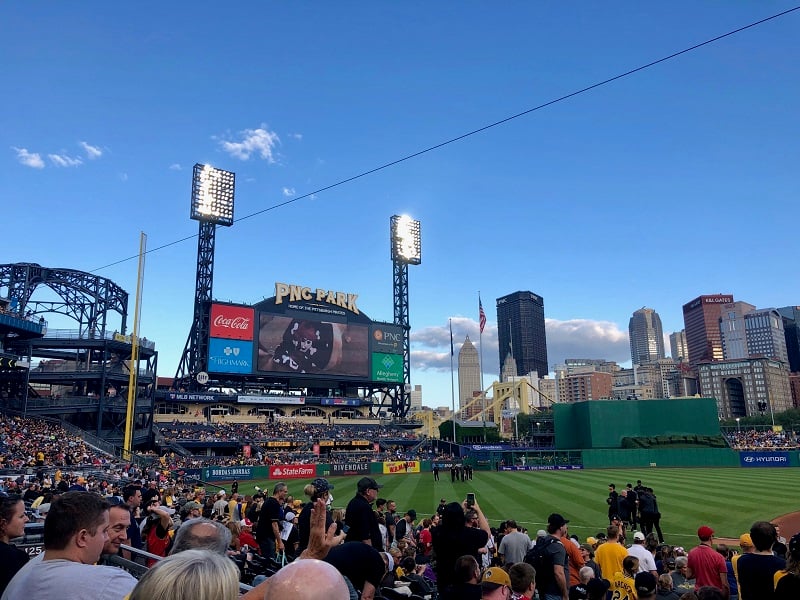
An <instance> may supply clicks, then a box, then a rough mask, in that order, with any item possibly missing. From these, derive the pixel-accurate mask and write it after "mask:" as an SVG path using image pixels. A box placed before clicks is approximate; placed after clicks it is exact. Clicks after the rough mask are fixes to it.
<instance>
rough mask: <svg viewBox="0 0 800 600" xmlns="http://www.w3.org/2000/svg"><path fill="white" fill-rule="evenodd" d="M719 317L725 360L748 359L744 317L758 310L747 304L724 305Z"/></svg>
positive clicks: (739, 302) (733, 303) (732, 303)
mask: <svg viewBox="0 0 800 600" xmlns="http://www.w3.org/2000/svg"><path fill="white" fill-rule="evenodd" d="M720 308H721V310H720V316H719V333H720V335H721V336H722V356H723V358H724V359H725V360H729V359H734V358H747V357H748V356H749V354H748V352H747V335H746V332H745V328H744V316H745V315H746V314H747V313H750V312H752V311H754V310H755V309H756V307H755V306H753V305H752V304H749V303H747V302H742V301H741V300H740V301H738V302H731V303H730V304H723V305H722V306H721V307H720Z"/></svg>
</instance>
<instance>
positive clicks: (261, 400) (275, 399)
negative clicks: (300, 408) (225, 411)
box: [236, 394, 306, 404]
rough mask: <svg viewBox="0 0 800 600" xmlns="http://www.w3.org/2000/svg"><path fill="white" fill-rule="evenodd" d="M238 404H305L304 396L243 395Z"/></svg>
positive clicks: (238, 399) (238, 398)
mask: <svg viewBox="0 0 800 600" xmlns="http://www.w3.org/2000/svg"><path fill="white" fill-rule="evenodd" d="M236 402H238V403H240V404H242V403H244V404H305V403H306V399H305V398H304V397H303V396H280V395H275V396H253V395H250V394H241V395H239V396H237V397H236Z"/></svg>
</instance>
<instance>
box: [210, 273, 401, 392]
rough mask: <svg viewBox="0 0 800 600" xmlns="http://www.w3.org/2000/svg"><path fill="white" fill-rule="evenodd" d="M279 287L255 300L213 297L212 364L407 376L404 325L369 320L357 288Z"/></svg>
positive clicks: (305, 373)
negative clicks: (239, 301) (222, 300)
mask: <svg viewBox="0 0 800 600" xmlns="http://www.w3.org/2000/svg"><path fill="white" fill-rule="evenodd" d="M275 290H276V294H275V296H274V297H272V298H268V299H267V300H264V301H263V302H259V303H258V304H256V305H255V306H242V305H233V304H221V303H214V304H212V306H211V328H210V329H211V338H210V340H209V356H208V370H209V372H211V373H236V374H243V375H248V374H251V375H266V374H268V373H274V374H275V375H276V376H277V377H281V376H283V375H284V374H285V375H286V376H290V377H292V378H293V379H296V378H304V377H308V378H310V379H314V378H318V379H322V378H324V379H331V378H343V379H353V380H363V381H375V382H387V383H402V382H403V331H402V329H401V328H400V327H397V326H395V325H393V324H389V323H381V322H374V321H372V320H370V319H369V317H367V316H366V315H365V314H364V313H362V312H361V311H360V310H359V308H358V305H357V298H358V296H357V295H355V294H346V293H342V292H335V291H330V290H324V289H315V290H314V289H312V288H308V287H301V286H297V285H289V284H283V283H276V284H275Z"/></svg>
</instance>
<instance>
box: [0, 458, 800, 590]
mask: <svg viewBox="0 0 800 600" xmlns="http://www.w3.org/2000/svg"><path fill="white" fill-rule="evenodd" d="M133 475H136V476H139V477H140V478H138V479H134V478H133ZM128 476H129V479H128V481H126V482H121V483H119V484H109V483H108V482H106V481H103V480H101V479H91V478H90V479H89V480H85V479H84V480H75V481H73V485H74V486H79V487H74V488H71V489H72V491H71V492H63V493H62V492H60V491H59V490H52V491H51V492H45V491H43V490H42V488H41V485H40V484H39V482H38V481H31V482H28V483H24V484H23V485H22V486H21V487H20V488H19V489H18V490H17V492H18V493H19V494H20V495H19V496H16V495H15V496H12V497H10V498H8V497H5V498H6V499H5V500H3V501H2V502H0V544H5V546H8V550H6V549H5V546H0V549H3V552H5V554H4V556H12V550H13V546H11V545H10V544H11V543H12V542H13V541H14V540H13V538H14V537H16V536H18V535H19V534H20V532H21V530H22V528H21V525H24V523H25V522H26V521H27V519H28V517H27V516H26V512H25V511H24V508H25V507H24V506H23V502H24V503H25V504H26V505H32V506H33V509H34V512H33V515H32V516H33V517H35V518H38V519H40V520H41V519H43V520H44V523H45V528H47V526H48V523H51V521H48V520H54V519H63V523H62V525H61V526H59V527H58V528H56V527H55V525H53V527H52V528H51V535H50V538H49V539H50V540H51V541H52V540H53V539H54V535H55V534H56V533H58V535H59V536H60V538H59V543H62V542H63V543H65V544H66V546H64V547H62V546H61V545H59V546H56V545H52V546H48V543H49V542H48V541H47V540H48V537H47V536H45V540H46V541H45V554H46V556H47V558H48V559H49V558H57V559H61V561H62V562H58V563H56V562H52V561H51V562H50V563H49V564H46V565H45V566H42V565H41V562H42V561H30V562H29V561H27V557H26V556H24V553H19V552H16V553H13V558H14V560H13V561H6V562H4V563H3V564H2V565H0V571H1V572H2V573H1V574H2V578H0V588H2V587H3V586H8V587H7V588H6V589H7V590H8V592H7V593H6V595H4V596H3V600H9V599H13V598H16V597H38V596H37V594H29V593H27V592H38V591H39V589H40V588H41V587H42V586H43V585H46V584H47V585H52V584H53V581H52V580H50V579H48V580H47V582H46V583H43V578H49V577H55V578H58V577H59V575H57V574H56V573H55V572H51V571H50V568H51V567H52V568H55V567H56V565H57V564H58V565H59V566H58V568H59V569H68V568H70V567H69V565H68V564H67V563H69V562H74V563H76V565H78V564H79V565H80V566H75V567H71V569H72V570H73V571H74V575H75V576H78V575H80V577H79V579H80V581H79V580H78V579H75V580H74V581H73V587H72V588H71V589H72V591H75V590H77V589H80V591H81V594H82V595H81V596H80V597H81V598H82V599H83V600H94V599H97V600H122V598H123V597H126V596H129V598H130V600H135V599H145V598H147V599H151V600H152V599H154V598H155V599H161V598H163V599H164V600H166V599H170V600H174V599H178V600H183V599H184V598H185V599H186V600H205V599H206V598H208V599H209V600H211V599H212V598H214V599H219V598H223V599H225V600H235V599H236V598H238V597H239V594H240V592H239V586H238V583H239V582H240V581H245V580H246V582H247V583H250V584H252V586H253V587H252V588H251V589H250V590H249V591H247V592H246V593H245V594H244V596H242V598H244V600H261V599H263V600H277V599H280V598H288V597H290V596H288V595H286V594H287V593H288V591H289V590H291V591H292V592H293V593H292V594H291V597H292V598H293V599H295V600H322V599H323V598H325V599H326V600H327V599H328V598H330V599H332V600H346V599H348V598H359V597H360V598H361V599H362V600H373V599H375V598H388V599H394V598H397V597H398V596H396V595H395V594H393V593H392V592H393V591H394V592H400V593H401V594H403V595H404V596H406V597H408V596H409V595H412V594H413V595H416V596H418V597H426V596H427V597H436V596H437V595H438V598H440V599H441V600H451V599H456V598H458V599H469V598H475V599H478V598H482V599H486V600H495V599H497V600H520V599H525V600H531V599H532V598H534V597H538V598H539V599H540V600H564V599H565V598H567V599H569V600H572V599H577V600H601V599H602V600H605V598H606V594H609V593H610V594H615V595H613V597H615V598H627V599H628V600H633V599H637V600H656V599H662V600H679V599H680V600H727V599H728V598H734V597H735V598H741V599H742V600H761V599H767V598H770V599H774V600H785V599H788V598H792V599H794V598H797V597H798V596H797V593H798V589H800V534H797V535H795V536H794V537H792V538H791V539H790V540H786V539H784V538H782V537H781V536H780V529H779V528H778V527H776V526H775V525H774V524H772V523H769V522H767V521H757V522H755V523H754V524H753V526H752V527H751V528H750V530H749V531H748V532H746V533H743V534H742V535H741V537H740V538H739V540H738V548H737V547H735V546H733V545H731V546H729V545H726V544H724V543H718V541H717V540H716V539H715V537H714V532H713V530H712V529H711V528H710V527H708V526H705V525H702V526H700V527H699V528H698V529H697V539H696V540H695V541H694V542H693V543H692V544H690V545H687V546H686V547H684V546H677V545H670V544H665V543H662V542H659V540H658V538H657V537H656V536H654V535H652V534H649V535H644V534H643V533H642V532H640V531H635V530H631V531H628V532H626V531H625V529H624V528H621V527H620V526H618V525H617V524H614V523H612V524H611V525H609V526H608V527H605V526H603V527H602V528H600V527H598V528H599V529H600V531H598V533H597V534H596V535H594V536H589V537H586V538H584V539H581V538H580V537H579V536H577V535H574V534H571V533H570V531H569V520H568V519H566V518H565V517H564V516H562V515H561V514H560V513H552V514H550V516H549V517H548V520H547V525H546V526H545V528H544V529H542V530H539V531H537V532H536V533H535V534H532V533H529V532H528V530H527V529H525V528H524V527H523V526H522V525H521V524H519V523H517V522H516V521H514V520H512V519H507V520H505V521H502V522H500V523H499V524H497V526H496V527H492V526H491V525H490V523H489V522H488V520H487V518H486V516H485V514H484V513H483V511H482V508H481V506H480V504H479V502H478V501H477V500H476V499H475V498H470V497H469V495H468V497H467V499H465V500H463V501H461V502H448V501H447V500H446V499H444V498H443V499H442V500H441V502H440V503H439V505H438V506H436V507H433V506H427V507H418V508H420V512H419V514H418V512H417V510H415V508H412V507H398V506H397V504H396V503H395V502H394V501H393V500H391V499H383V498H380V497H379V493H380V488H381V487H382V486H381V485H380V484H379V483H378V482H377V481H375V480H374V479H372V478H370V477H364V478H362V479H361V480H359V482H358V484H357V485H356V490H355V496H354V497H353V499H352V500H350V502H349V503H348V504H347V509H346V510H344V511H343V510H341V509H336V510H329V509H326V503H329V502H330V501H332V496H331V489H332V486H331V484H330V483H329V482H328V481H327V480H326V479H323V478H317V479H315V480H313V481H312V482H311V483H310V484H309V485H307V486H306V488H305V489H304V494H305V495H307V496H308V497H309V501H307V502H306V503H304V502H303V501H302V500H300V499H295V498H293V497H292V496H290V495H288V489H287V486H286V485H285V484H283V483H277V484H276V485H275V487H274V489H273V490H270V491H268V492H266V493H264V492H260V491H259V492H258V493H256V494H255V495H252V496H250V495H240V494H239V493H238V486H236V487H231V488H230V493H229V494H228V493H226V492H225V491H222V490H219V491H218V490H206V489H205V488H203V487H195V486H189V487H186V483H185V482H180V481H178V480H164V479H163V478H162V477H161V476H160V475H159V473H158V471H157V470H155V469H153V470H146V471H141V470H139V471H137V470H130V471H129V473H128ZM123 484H124V485H123ZM339 493H341V494H345V496H344V497H345V498H346V497H348V496H349V494H348V493H347V491H346V490H341V491H340V490H338V489H337V494H339ZM31 498H35V499H34V500H33V501H31V500H30V499H31ZM43 500H47V502H46V503H44V504H43V503H42V501H43ZM340 500H341V496H340ZM77 508H80V511H76V510H73V509H77ZM312 509H313V512H312ZM42 513H46V515H43V514H42ZM87 515H89V516H87ZM91 515H95V516H91ZM510 516H511V515H510ZM567 516H569V515H567ZM87 519H88V520H92V519H94V520H95V521H96V522H97V523H98V525H97V526H98V527H104V528H105V530H104V531H103V535H102V536H100V540H102V543H101V542H100V541H95V542H92V543H89V544H87V543H85V534H81V533H79V532H80V531H81V529H80V528H81V527H83V528H86V527H87V524H86V523H87ZM71 520H75V521H76V522H75V523H72V521H71ZM598 525H599V524H598ZM76 528H77V531H78V533H77V534H75V535H78V538H77V539H74V540H73V539H72V537H71V536H72V535H74V534H73V533H71V532H72V531H73V530H74V529H76ZM46 530H47V529H46ZM326 530H327V531H326ZM83 531H85V529H83ZM131 531H136V532H141V534H142V535H141V536H140V537H137V536H133V535H132V534H131ZM170 532H172V533H170ZM91 535H92V536H94V535H95V534H91ZM81 536H84V538H81ZM161 540H163V542H162V541H161ZM343 541H344V542H345V543H343V544H342V542H343ZM121 544H124V546H121ZM690 546H692V547H690ZM128 547H129V548H133V549H144V550H147V551H148V552H149V553H151V554H154V555H155V556H156V557H162V560H161V561H158V560H157V559H151V563H152V564H149V565H147V566H148V567H150V568H149V570H148V569H147V568H144V567H143V568H142V569H141V570H140V571H139V575H141V573H144V574H143V576H140V577H139V581H138V582H137V581H136V578H134V577H131V576H130V575H127V574H125V573H124V572H123V571H122V570H115V569H118V568H119V565H122V566H127V564H128V563H125V562H124V561H119V560H116V559H117V558H119V557H117V556H115V555H118V554H119V555H123V556H124V553H125V552H128V550H127V549H126V548H128ZM101 550H102V554H103V555H104V556H103V557H101ZM130 552H131V553H132V554H131V558H132V559H133V560H134V561H135V560H136V556H137V555H136V552H135V551H133V550H131V551H130ZM283 553H285V554H286V555H287V556H288V558H287V562H288V564H286V565H284V561H283V560H280V561H278V562H275V561H274V560H272V561H271V560H270V559H279V558H280V557H281V555H282V554H283ZM300 553H302V554H300ZM298 554H300V556H299V557H298V559H297V560H293V559H294V557H295V556H297V555H298ZM179 556H180V557H179ZM259 556H260V558H255V557H259ZM177 557H179V558H177ZM226 557H227V558H226ZM434 557H435V560H432V559H433V558H434ZM311 558H313V559H320V560H322V561H323V562H324V563H325V565H324V566H320V565H317V564H316V563H311V562H309V563H304V562H303V561H305V560H309V559H311ZM98 560H99V561H100V562H99V563H98ZM63 561H66V562H63ZM27 562H29V564H27V565H26V563H27ZM37 562H38V564H36V563H37ZM95 563H98V564H99V566H97V567H96V566H95ZM109 565H115V566H109ZM154 565H155V566H154ZM234 565H235V566H234ZM248 565H251V567H252V565H261V566H262V567H264V568H263V569H262V571H261V573H262V575H261V576H258V577H255V578H253V577H252V576H253V575H254V571H253V570H252V569H251V567H248ZM316 567H318V570H315V568H316ZM92 569H96V570H92ZM170 574H172V575H170ZM265 577H266V579H265ZM73 579H74V578H73ZM259 581H261V583H259ZM322 581H325V586H324V587H322V589H320V586H321V582H322ZM317 584H319V585H317ZM403 588H407V590H405V591H402V590H403ZM0 592H2V589H0ZM68 597H74V596H68Z"/></svg>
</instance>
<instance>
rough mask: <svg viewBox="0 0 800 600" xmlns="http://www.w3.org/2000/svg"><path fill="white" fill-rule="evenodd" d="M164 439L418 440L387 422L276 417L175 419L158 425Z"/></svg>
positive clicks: (256, 440)
mask: <svg viewBox="0 0 800 600" xmlns="http://www.w3.org/2000/svg"><path fill="white" fill-rule="evenodd" d="M158 428H159V430H160V432H161V434H162V435H163V436H164V438H165V439H167V440H168V441H172V442H178V443H180V442H181V441H205V442H229V441H238V442H244V441H254V442H266V441H275V440H286V441H295V442H304V443H313V442H317V441H319V440H334V441H346V440H358V439H365V438H368V439H370V440H378V441H380V440H417V439H418V436H417V435H416V433H415V432H414V431H411V430H406V429H400V428H397V427H391V426H387V425H352V424H339V423H336V424H319V423H306V422H304V421H301V420H299V419H275V420H274V421H267V422H264V423H224V422H222V423H214V424H213V425H212V424H205V423H184V422H181V421H177V420H176V421H172V422H171V423H169V424H166V423H163V424H160V425H159V426H158Z"/></svg>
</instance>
